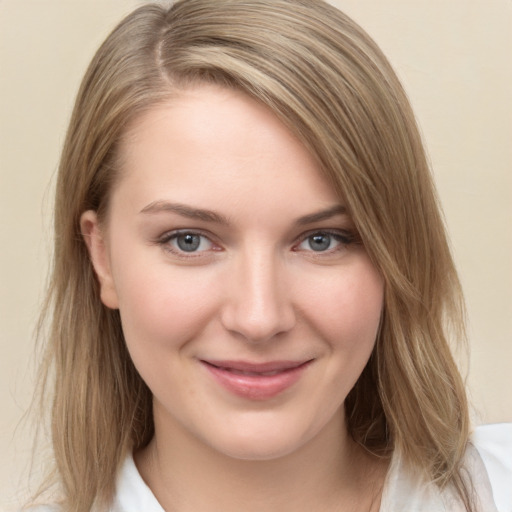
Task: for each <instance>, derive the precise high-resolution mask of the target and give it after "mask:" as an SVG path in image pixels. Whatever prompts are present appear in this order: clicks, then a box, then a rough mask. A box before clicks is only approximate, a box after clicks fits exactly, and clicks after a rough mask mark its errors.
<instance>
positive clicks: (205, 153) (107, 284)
mask: <svg viewBox="0 0 512 512" xmlns="http://www.w3.org/2000/svg"><path fill="white" fill-rule="evenodd" d="M121 161H122V165H123V167H122V176H121V178H120V181H119V183H118V184H117V185H116V187H115V190H114V191H113V193H112V197H111V205H110V211H109V215H108V221H107V225H106V229H105V230H103V231H102V230H101V229H100V226H99V224H98V222H97V219H96V216H95V214H94V212H86V213H85V214H84V215H83V217H82V229H83V232H84V234H85V235H86V240H87V243H88V245H89V248H90V251H91V256H92V259H93V263H94V265H95V269H96V272H97V274H98V277H99V279H100V283H101V294H102V300H103V302H104V303H105V304H106V305H107V306H108V307H110V308H119V310H120V314H121V319H122V325H123V330H124V335H125V338H126V344H127V346H128V350H129V352H130V354H131V357H132V359H133V362H134V364H135V366H136V367H137V370H138V371H139V373H140V375H141V376H142V378H143V379H144V381H145V382H146V383H147V385H148V386H149V388H150V389H151V391H152V392H153V395H154V414H155V423H156V426H157V430H156V435H157V436H158V435H162V434H161V432H164V431H166V430H167V431H172V432H174V434H175V435H178V436H179V435H183V436H186V437H187V438H192V439H194V440H196V441H198V442H199V443H200V444H201V445H208V446H209V447H210V448H214V449H215V450H217V451H219V452H221V453H223V454H227V455H230V456H232V457H237V458H243V459H270V458H275V457H279V456H282V455H285V454H288V453H292V452H294V451H295V450H297V449H299V448H300V447H302V446H304V445H305V444H306V443H308V442H310V441H312V440H313V439H318V438H319V436H326V438H327V437H328V436H332V435H336V436H339V433H340V426H341V425H342V424H343V422H344V416H343V402H344V400H345V397H346V396H347V393H348V392H349V391H350V389H351V388H352V386H353V385H354V383H355V382H356V380H357V378H358V377H359V375H360V374H361V371H362V370H363V368H364V366H365V364H366V362H367V361H368V358H369V356H370V353H371V352H372V349H373V346H374V342H375V338H376V334H377V330H378V326H379V319H380V314H381V309H382V302H383V280H382V278H381V276H380V275H379V273H378V272H377V270H376V268H375V267H374V265H373V264H372V262H371V261H370V259H369V257H368V255H367V254H366V251H365V249H364V247H363V246H362V244H361V243H360V241H359V238H358V235H357V232H355V229H354V225H353V223H352V221H351V219H350V217H349V216H348V215H347V213H346V211H345V207H344V204H343V202H342V201H340V198H339V197H338V196H337V195H336V194H335V193H334V191H333V189H332V187H331V186H330V185H329V182H328V181H327V180H326V178H325V177H324V176H323V174H322V173H321V171H320V169H319V166H318V164H317V163H316V161H315V160H314V158H312V157H311V155H310V154H309V153H308V152H307V151H306V150H305V149H304V147H303V146H302V145H301V144H300V143H299V142H298V141H297V139H296V138H294V136H292V134H291V133H290V132H289V131H288V130H287V129H286V128H285V126H284V125H283V124H282V123H281V122H280V121H279V120H278V119H276V117H274V115H273V114H272V113H271V112H270V111H269V110H267V109H266V108H265V107H264V106H261V105H260V104H259V103H257V102H255V101H254V100H252V99H250V98H248V97H247V96H245V95H243V94H242V93H239V92H235V91H232V90H227V89H222V88H218V87H214V86H197V87H194V88H191V89H188V90H186V91H184V92H182V93H180V94H179V95H178V96H177V97H175V98H174V99H172V100H170V101H169V102H168V103H167V104H164V105H160V106H157V107H155V108H154V109H153V110H151V111H149V112H147V113H146V114H144V115H143V117H141V118H139V119H138V120H137V121H136V122H135V123H134V124H133V125H132V126H131V129H130V130H129V132H128V133H127V134H126V137H125V138H124V142H123V144H122V147H121Z"/></svg>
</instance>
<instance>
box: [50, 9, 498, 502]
mask: <svg viewBox="0 0 512 512" xmlns="http://www.w3.org/2000/svg"><path fill="white" fill-rule="evenodd" d="M55 235H56V247H55V261H54V270H53V280H52V283H51V287H50V291H49V296H48V303H47V308H46V313H45V314H46V315H47V318H50V317H51V320H50V330H49V334H48V349H47V357H46V361H47V363H46V365H45V368H44V369H43V388H44V387H48V382H49V379H50V376H52V378H53V377H54V378H55V383H54V386H55V387H54V396H53V402H52V438H53V447H54V452H55V462H56V472H55V473H54V474H55V475H56V478H55V483H56V484H57V486H58V487H57V488H58V490H59V493H60V494H59V497H58V499H57V501H58V502H60V506H61V507H62V509H63V510H73V511H75V510H76V511H79V510H80V511H86V510H93V509H94V510H96V509H98V510H122V511H128V510H146V511H147V510H154V511H161V510H162V509H163V510H168V511H169V510H177V511H181V512H186V511H189V510H194V511H203V510H204V511H217V510H223V511H227V510H235V509H236V510H244V511H251V510H268V511H272V510H293V511H300V510H304V509H308V510H311V509H312V510H322V511H330V510H333V511H334V510H352V511H354V512H355V511H376V510H381V511H383V512H399V511H401V510H403V511H408V512H410V511H432V510H436V511H437V510H450V511H452V510H453V511H455V510H461V511H462V510H465V511H471V512H475V511H477V510H485V511H491V510H496V508H495V504H494V500H493V495H492V492H493V489H492V487H491V483H490V482H489V476H488V469H487V468H486V466H485V464H484V462H483V460H482V455H481V453H480V452H479V451H478V450H477V449H475V448H474V447H473V446H472V445H471V444H470V442H469V441H470V439H469V435H470V426H469V421H468V411H467V403H466V398H465V391H464V387H463V383H462V381H461V378H460V376H459V373H458V371H457V368H456V365H455V363H454V361H453V358H452V356H451V354H450V350H449V348H448V332H453V333H454V334H455V336H457V337H458V338H460V337H462V334H463V332H462V331H463V322H462V316H463V311H462V310H463V306H462V299H461V293H460V286H459V282H458V279H457V276H456V272H455V270H454V267H453V263H452V259H451V256H450V253H449V250H448V246H447V242H446V236H445V232H444V229H443V224H442V221H441V218H440V215H439V211H438V206H437V199H436V195H435V191H434V187H433V185H432V182H431V177H430V174H429V169H428V165H427V162H426V158H425V154H424V150H423V147H422V143H421V139H420V136H419V134H418V130H417V128H416V125H415V121H414V117H413V114H412V112H411V109H410V106H409V104H408V101H407V98H406V96H405V94H404V92H403V90H402V88H401V86H400V84H399V82H398V80H397V78H396V76H395V74H394V72H393V71H392V69H391V68H390V66H389V64H388V62H387V61H386V59H385V57H384V56H383V55H382V53H381V52H380V50H379V49H378V48H377V47H376V45H375V44H374V43H373V42H372V41H371V39H370V38H369V37H368V36H367V35H366V34H365V33H364V32H363V31H362V30H361V29H360V28H359V27H358V26H357V25H356V24H354V22H352V21H351V20H350V19H348V18H347V17H346V16H345V15H343V14H342V13H340V12H339V11H337V10H336V9H334V8H333V7H331V6H329V5H327V4H324V3H323V2H320V1H307V2H306V1H300V0H295V1H292V0H277V1H274V0H273V1H272V2H268V1H265V0H250V1H237V0H220V1H219V0H209V1H208V0H183V1H179V2H176V3H175V4H174V5H173V6H172V7H170V8H164V7H160V6H156V5H147V6H144V7H141V8H140V9H138V10H137V11H135V12H134V13H132V14H131V15H130V16H128V17H127V18H126V19H125V20H124V21H123V22H121V24H120V25H119V26H118V27H117V28H116V29H115V30H114V31H113V33H112V34H111V35H110V36H109V37H108V38H107V40H106V41H105V43H104V44H103V45H102V46H101V48H100V49H99V51H98V53H97V54H96V56H95V57H94V59H93V61H92V63H91V65H90V67H89V69H88V71H87V73H86V76H85V78H84V80H83V83H82V86H81V89H80V91H79V94H78V98H77V102H76V105H75V110H74V113H73V117H72V120H71V123H70V127H69V131H68V136H67V140H66V143H65V147H64V150H63V155H62V160H61V166H60V170H59V178H58V184H57V195H56V207H55Z"/></svg>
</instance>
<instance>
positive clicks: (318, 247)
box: [297, 231, 354, 253]
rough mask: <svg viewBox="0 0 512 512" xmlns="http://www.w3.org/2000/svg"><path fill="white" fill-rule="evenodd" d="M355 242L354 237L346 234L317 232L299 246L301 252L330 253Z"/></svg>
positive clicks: (307, 237)
mask: <svg viewBox="0 0 512 512" xmlns="http://www.w3.org/2000/svg"><path fill="white" fill-rule="evenodd" d="M353 241H354V237H353V236H351V235H350V234H348V233H347V234H345V233H330V232H326V231H317V232H315V233H311V234H310V235H308V236H306V237H305V238H304V239H303V240H302V241H301V243H300V244H299V245H298V246H297V249H298V250H301V251H313V252H319V253H321V252H330V251H336V250H337V249H341V248H343V247H345V246H347V245H349V244H350V243H352V242H353Z"/></svg>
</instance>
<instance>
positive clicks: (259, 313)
mask: <svg viewBox="0 0 512 512" xmlns="http://www.w3.org/2000/svg"><path fill="white" fill-rule="evenodd" d="M232 270H233V274H232V276H231V279H230V281H231V286H230V287H229V290H230V291H229V297H228V300H227V304H226V308H225V311H224V324H225V327H226V328H228V329H229V330H231V331H235V332H238V333H239V334H241V335H242V336H243V337H244V338H246V339H247V340H249V341H265V340H268V339H270V338H272V337H273V336H275V335H277V334H279V333H282V332H286V331H288V330H289V329H291V327H293V325H294V323H295V315H294V311H293V305H292V302H291V297H290V295H289V290H287V287H286V275H285V272H284V269H283V264H282V262H281V261H280V259H279V258H278V256H277V255H276V254H275V251H273V250H272V249H271V248H268V247H266V248H265V247H260V248H258V249H257V250H256V249H254V248H253V249H249V248H248V250H244V251H242V252H241V254H240V255H239V257H238V258H237V261H236V263H235V265H233V269H232Z"/></svg>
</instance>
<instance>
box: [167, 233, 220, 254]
mask: <svg viewBox="0 0 512 512" xmlns="http://www.w3.org/2000/svg"><path fill="white" fill-rule="evenodd" d="M159 242H160V244H162V245H163V246H165V247H166V248H167V250H169V251H171V252H174V253H181V254H183V253H201V252H205V251H210V250H212V249H213V248H214V244H213V242H212V241H211V240H210V239H209V238H207V237H206V236H205V235H202V234H201V233H197V232H194V231H175V232H173V233H169V234H167V235H165V236H164V237H163V238H161V239H160V240H159Z"/></svg>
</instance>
